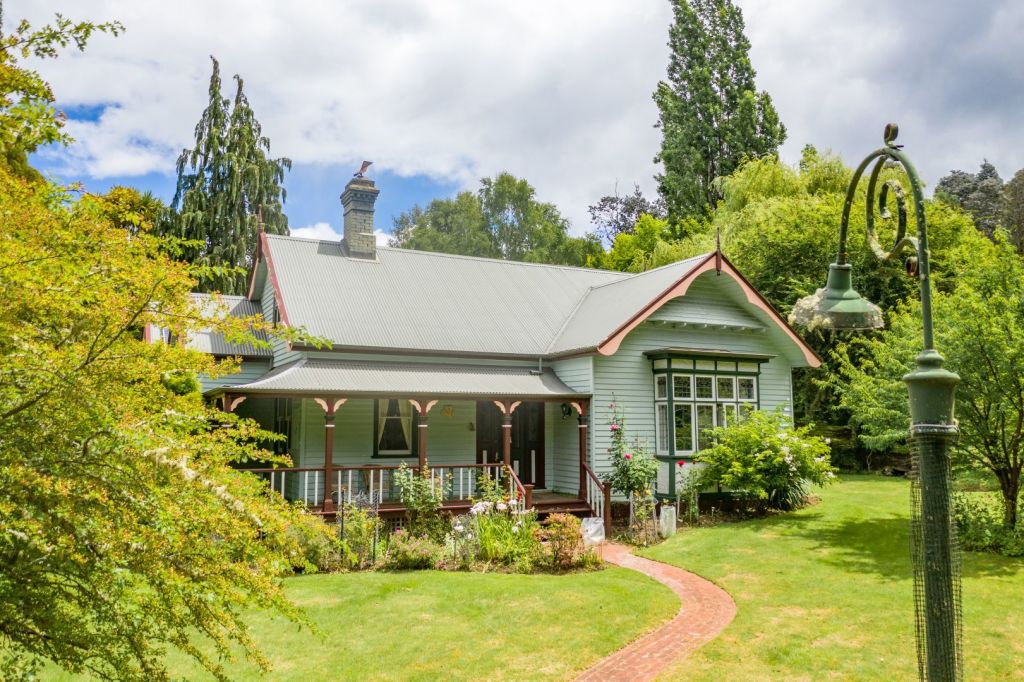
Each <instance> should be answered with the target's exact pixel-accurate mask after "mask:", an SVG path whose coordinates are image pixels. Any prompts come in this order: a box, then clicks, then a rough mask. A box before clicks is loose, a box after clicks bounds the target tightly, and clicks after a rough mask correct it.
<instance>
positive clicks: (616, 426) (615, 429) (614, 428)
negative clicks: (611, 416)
mask: <svg viewBox="0 0 1024 682" xmlns="http://www.w3.org/2000/svg"><path fill="white" fill-rule="evenodd" d="M608 428H610V429H611V430H612V431H618V430H619V425H618V424H612V425H611V426H610V427H608Z"/></svg>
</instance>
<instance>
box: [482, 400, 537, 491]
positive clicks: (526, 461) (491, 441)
mask: <svg viewBox="0 0 1024 682" xmlns="http://www.w3.org/2000/svg"><path fill="white" fill-rule="evenodd" d="M502 423H503V419H502V414H501V411H500V410H499V409H498V407H497V406H496V405H495V404H494V403H492V402H482V401H481V402H478V403H477V404H476V461H477V462H500V461H501V458H502V454H503V450H502V447H503V445H502V433H501V425H502ZM511 456H512V469H513V470H514V471H515V472H516V475H517V476H519V480H521V481H522V482H523V483H532V484H533V486H534V487H535V488H543V487H544V403H539V402H524V403H522V404H521V405H519V407H517V408H516V411H515V412H513V413H512V452H511Z"/></svg>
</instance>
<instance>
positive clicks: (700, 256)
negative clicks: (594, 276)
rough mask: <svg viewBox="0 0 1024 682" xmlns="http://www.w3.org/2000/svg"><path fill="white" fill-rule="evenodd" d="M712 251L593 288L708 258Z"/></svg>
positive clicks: (595, 287)
mask: <svg viewBox="0 0 1024 682" xmlns="http://www.w3.org/2000/svg"><path fill="white" fill-rule="evenodd" d="M712 253H714V251H708V252H707V253H702V254H700V255H699V256H690V257H689V258H684V259H682V260H677V261H672V262H671V263H666V264H665V265H661V266H659V267H656V268H654V269H653V270H644V271H643V272H634V273H632V274H630V276H629V277H627V278H623V279H619V280H615V281H614V282H605V283H604V284H598V285H596V286H593V287H591V288H593V289H600V288H601V287H606V286H610V285H612V284H618V283H619V282H624V281H627V280H628V281H632V280H635V279H638V278H640V277H643V276H645V275H650V274H652V273H655V272H661V271H662V270H666V269H668V268H672V267H675V266H677V265H679V264H681V263H688V262H690V261H695V260H703V259H705V258H707V257H708V256H710V255H711V254H712Z"/></svg>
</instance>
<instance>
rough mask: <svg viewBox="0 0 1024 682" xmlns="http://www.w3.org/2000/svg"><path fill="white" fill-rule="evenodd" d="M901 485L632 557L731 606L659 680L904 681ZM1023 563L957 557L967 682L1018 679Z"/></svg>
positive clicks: (907, 579)
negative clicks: (683, 576)
mask: <svg viewBox="0 0 1024 682" xmlns="http://www.w3.org/2000/svg"><path fill="white" fill-rule="evenodd" d="M908 494H909V489H908V485H907V483H906V481H903V480H898V479H888V478H879V477H845V478H844V479H843V480H842V482H841V483H840V484H839V485H835V486H832V487H831V488H828V489H826V490H824V491H822V492H820V495H821V502H820V503H818V504H816V505H814V506H812V507H808V508H806V509H803V510H801V511H798V512H795V513H792V514H784V515H779V516H775V517H771V518H765V519H760V520H755V521H748V522H743V523H733V524H723V525H719V526H715V527H711V528H702V529H695V530H687V531H684V532H682V533H680V534H679V535H676V536H675V537H673V538H671V539H670V540H668V541H666V542H665V543H663V544H661V545H659V546H657V547H654V548H651V549H649V550H647V551H646V552H644V554H645V555H646V556H648V557H650V558H652V559H657V560H660V561H665V562H667V563H671V564H675V565H677V566H681V567H683V568H686V569H688V570H691V571H694V572H695V573H698V574H700V575H702V576H704V577H706V578H709V579H710V580H712V581H714V582H715V583H717V584H718V585H720V586H722V587H723V588H725V589H726V590H727V591H728V592H729V593H730V594H731V595H732V596H733V598H734V599H735V600H736V603H737V606H738V607H739V609H738V614H737V616H736V620H735V621H733V623H732V624H731V625H730V626H729V627H728V628H726V630H725V631H724V632H723V633H722V634H721V635H720V636H719V638H718V639H716V640H715V641H713V642H711V643H710V644H709V645H707V646H706V647H704V648H702V649H700V650H699V651H698V652H696V653H695V654H694V655H693V656H691V657H690V658H688V659H686V660H685V661H683V662H681V663H679V664H676V665H675V666H673V667H671V668H670V669H669V670H668V671H666V673H665V674H663V675H662V676H661V678H659V679H665V680H669V679H672V680H730V681H731V682H735V681H744V680H766V679H772V680H783V679H784V680H821V679H848V680H909V679H915V677H916V674H917V670H916V654H915V648H914V622H913V594H912V585H913V579H912V575H911V568H910V560H909V538H908V518H909V497H908ZM1021 604H1024V561H1021V560H1018V559H1003V558H1000V557H995V556H990V555H979V554H966V555H965V557H964V570H963V605H964V658H965V668H966V673H967V679H969V680H1004V679H1024V609H1022V608H1021Z"/></svg>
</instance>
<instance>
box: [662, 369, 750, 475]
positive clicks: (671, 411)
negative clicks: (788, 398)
mask: <svg viewBox="0 0 1024 682" xmlns="http://www.w3.org/2000/svg"><path fill="white" fill-rule="evenodd" d="M649 357H650V359H651V361H652V364H651V371H652V374H653V392H652V396H653V402H654V428H655V438H654V441H655V454H656V455H657V456H658V457H661V458H665V459H668V460H676V459H680V458H683V459H689V458H692V457H693V455H694V454H695V453H697V452H698V451H699V448H698V447H697V446H698V445H699V431H700V429H699V428H698V424H697V421H698V419H697V417H698V415H697V411H698V406H701V405H707V406H710V407H711V415H712V427H714V426H721V425H723V424H720V423H719V422H720V421H723V419H722V418H723V417H724V421H725V423H726V424H728V423H731V421H730V419H742V418H743V417H742V415H743V414H744V410H745V409H749V408H751V407H753V409H760V407H761V391H760V378H761V366H762V364H763V363H765V362H767V361H768V360H769V357H762V356H757V357H756V358H751V357H749V356H745V355H728V354H722V355H717V354H716V355H714V356H708V355H698V354H693V355H685V354H658V355H652V356H649ZM660 377H665V378H664V386H665V395H663V396H659V395H658V386H659V383H660ZM700 377H709V378H710V379H711V396H710V397H707V396H705V397H698V396H697V381H698V378H700ZM724 378H727V379H731V383H732V394H733V396H732V398H727V399H724V400H722V399H720V397H719V390H718V383H719V379H724ZM741 379H749V380H751V381H752V382H753V390H754V392H753V398H741V397H740V380H741ZM680 380H683V381H687V382H688V383H689V389H690V390H689V393H690V396H689V398H686V397H680V396H677V395H676V382H677V381H680ZM677 404H678V405H680V406H681V405H689V406H690V441H691V442H690V447H689V448H683V449H680V448H678V447H677V433H676V430H677V426H676V407H677ZM662 406H663V407H662ZM666 419H667V420H668V422H669V423H668V425H667V427H668V428H667V429H665V427H666V425H665V424H663V422H664V421H665V420H666ZM663 429H665V430H666V434H665V435H666V438H667V443H663V442H662V441H661V435H662V430H663ZM663 445H667V447H662V446H663Z"/></svg>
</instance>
